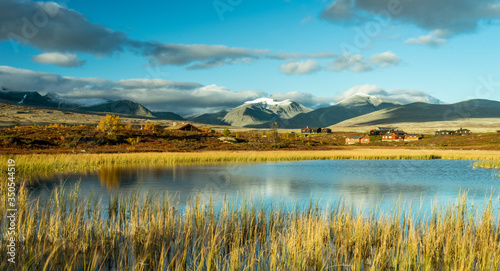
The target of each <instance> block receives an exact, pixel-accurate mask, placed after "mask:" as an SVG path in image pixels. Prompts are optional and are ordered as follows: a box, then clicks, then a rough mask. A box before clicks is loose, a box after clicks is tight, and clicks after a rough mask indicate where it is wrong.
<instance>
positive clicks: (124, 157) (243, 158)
mask: <svg viewBox="0 0 500 271" xmlns="http://www.w3.org/2000/svg"><path fill="white" fill-rule="evenodd" d="M9 158H14V159H15V161H16V167H17V171H18V174H20V175H21V176H31V175H43V174H51V173H61V172H68V171H85V170H97V169H99V168H100V167H102V166H111V165H123V166H129V165H173V164H180V163H228V162H233V163H249V162H278V161H298V160H326V159H329V160H336V159H462V160H494V161H500V152H497V151H474V152H471V151H460V150H408V149H357V148H356V149H348V150H331V151H242V152H230V151H208V152H190V153H169V152H165V153H121V154H110V153H107V154H50V155H42V154H33V155H15V156H6V155H0V161H7V159H9ZM6 167H7V163H0V170H1V172H5V170H6Z"/></svg>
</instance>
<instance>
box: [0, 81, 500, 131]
mask: <svg viewBox="0 0 500 271" xmlns="http://www.w3.org/2000/svg"><path fill="white" fill-rule="evenodd" d="M1 101H5V102H9V103H16V104H19V105H32V106H42V107H49V108H61V109H72V110H81V111H89V112H100V113H117V114H126V115H133V116H139V117H146V118H157V119H168V120H186V119H185V118H183V117H182V116H180V115H178V114H175V113H173V112H153V111H151V110H149V109H148V108H146V107H145V106H143V105H141V104H139V103H136V102H133V101H130V100H118V101H112V100H107V99H102V98H66V97H61V96H59V95H57V94H54V93H48V94H46V95H41V94H40V93H38V92H29V91H24V92H23V91H9V90H5V89H0V102H1ZM476 118H477V119H480V118H500V102H497V101H491V100H480V99H476V100H467V101H463V102H458V103H455V104H429V103H424V102H416V103H411V104H402V103H399V102H391V101H386V100H384V99H381V98H380V97H376V96H372V95H367V94H359V93H358V94H355V95H352V96H350V97H347V98H345V99H344V100H342V101H340V102H338V103H337V104H335V105H331V106H328V107H323V108H319V109H316V110H313V109H310V108H308V107H306V106H304V105H301V104H300V103H298V102H296V101H293V100H284V101H276V100H273V99H270V98H259V99H255V100H253V101H247V102H245V103H244V104H242V105H240V106H237V107H235V108H233V109H230V110H222V111H219V112H216V113H206V114H202V115H199V116H195V117H190V118H187V120H190V121H193V122H197V123H204V124H211V125H231V126H236V127H249V128H270V127H272V126H274V123H277V124H278V127H280V128H288V129H297V128H303V127H306V126H309V127H329V126H333V125H338V126H348V127H349V126H350V127H356V126H373V125H390V124H394V123H417V122H419V123H425V122H439V121H450V120H463V119H476Z"/></svg>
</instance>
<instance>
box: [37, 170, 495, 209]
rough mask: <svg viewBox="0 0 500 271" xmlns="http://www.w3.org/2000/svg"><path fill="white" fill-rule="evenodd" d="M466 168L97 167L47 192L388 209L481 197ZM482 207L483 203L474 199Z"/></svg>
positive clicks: (478, 182)
mask: <svg viewBox="0 0 500 271" xmlns="http://www.w3.org/2000/svg"><path fill="white" fill-rule="evenodd" d="M469 164H470V162H468V161H446V160H434V161H396V160H394V161H375V160H373V161H370V160H364V161H354V160H342V161H301V162H283V163H262V164H218V165H206V164H205V165H177V166H164V167H159V166H157V167H107V168H106V167H103V168H102V169H101V170H100V171H96V172H94V173H91V174H69V175H65V176H57V177H55V178H53V179H50V180H48V181H47V185H45V186H44V187H47V191H49V190H52V189H53V188H54V187H56V186H57V185H59V184H60V183H61V181H60V180H61V179H69V181H68V185H67V186H66V187H72V183H74V182H76V181H77V180H79V179H81V180H82V183H81V193H82V194H84V195H85V193H89V192H90V191H93V192H94V193H97V194H99V195H104V196H105V195H106V194H107V193H108V192H109V191H110V190H111V191H114V192H115V191H116V192H119V193H129V192H134V193H135V192H139V193H140V195H145V194H146V193H147V192H160V193H162V192H168V193H169V194H170V195H173V194H176V193H178V195H179V199H180V201H181V202H185V201H186V200H187V199H188V198H190V197H192V196H193V195H194V194H196V193H199V194H200V196H201V197H202V198H203V199H208V197H210V196H212V199H214V200H216V201H221V200H223V199H224V198H227V199H228V200H230V199H235V198H236V197H238V198H239V199H242V198H246V199H249V198H254V199H256V200H260V199H262V200H264V201H266V202H270V201H273V202H277V201H278V202H280V201H283V200H285V201H286V202H294V201H301V202H302V203H304V202H308V201H309V200H310V199H311V198H313V200H316V199H317V198H318V197H319V198H320V201H321V202H322V203H325V202H337V201H339V200H344V201H346V202H352V203H355V204H357V203H360V202H364V204H366V203H368V204H370V205H372V204H378V203H381V202H382V201H383V203H384V204H386V205H387V206H388V207H391V206H392V205H391V203H392V202H394V201H397V199H398V198H399V197H400V195H401V199H402V200H403V201H408V200H412V201H418V200H419V199H420V198H423V199H424V200H429V199H431V200H432V199H434V198H435V197H436V196H439V197H440V200H441V199H442V200H443V201H449V200H450V199H451V200H455V199H456V197H457V195H458V191H460V190H461V189H462V190H464V189H465V190H466V189H469V190H471V193H469V195H471V194H472V195H473V194H477V195H478V196H480V197H481V198H482V196H483V195H484V193H490V192H489V191H491V188H492V187H493V188H495V187H496V188H497V189H496V191H498V190H500V187H499V186H498V183H497V182H492V180H491V175H490V171H487V170H476V171H473V170H471V169H470V168H469V167H468V165H469ZM480 200H482V199H480Z"/></svg>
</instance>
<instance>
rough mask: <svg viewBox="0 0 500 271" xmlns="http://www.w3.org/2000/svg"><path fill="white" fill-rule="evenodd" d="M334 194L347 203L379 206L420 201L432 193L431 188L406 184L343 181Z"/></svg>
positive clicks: (337, 185) (336, 185)
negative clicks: (400, 199)
mask: <svg viewBox="0 0 500 271" xmlns="http://www.w3.org/2000/svg"><path fill="white" fill-rule="evenodd" d="M334 190H335V191H334V193H335V194H338V195H339V197H342V199H344V200H345V201H347V202H360V201H362V202H365V203H369V204H377V203H379V202H381V201H382V200H392V201H395V200H397V199H398V198H399V197H400V196H401V198H402V199H403V200H414V199H419V198H420V197H421V196H422V195H424V194H429V193H430V190H431V189H430V187H427V186H425V185H419V184H414V183H413V184H412V183H404V182H391V183H387V182H369V181H361V180H354V181H342V182H339V183H337V184H335V185H334Z"/></svg>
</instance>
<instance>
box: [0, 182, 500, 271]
mask: <svg viewBox="0 0 500 271" xmlns="http://www.w3.org/2000/svg"><path fill="white" fill-rule="evenodd" d="M4 189H5V187H3V189H2V190H4ZM77 195H78V194H77V193H66V194H64V193H62V192H61V191H59V192H55V193H54V194H53V195H52V197H51V198H50V199H48V200H47V201H45V202H42V201H40V200H31V201H29V200H27V197H26V191H25V190H23V189H21V191H20V193H19V196H18V200H19V202H18V213H17V214H18V224H17V225H18V226H17V228H16V236H17V240H18V241H17V242H16V245H17V251H18V254H17V265H16V267H17V268H12V269H11V270H14V269H17V270H97V269H104V270H384V269H389V270H474V269H475V270H497V269H498V267H499V265H500V240H499V234H500V228H499V221H498V219H495V214H496V213H497V210H495V209H494V208H493V207H492V201H490V205H488V206H487V207H486V208H484V210H483V211H478V210H475V209H474V208H473V207H471V206H468V205H467V199H466V197H465V196H464V197H462V198H459V204H458V205H453V206H449V207H447V208H442V209H438V210H434V211H433V213H432V214H431V216H430V219H428V220H424V219H418V217H419V215H421V214H415V213H413V214H411V213H404V212H402V211H401V208H397V207H396V208H395V209H394V210H392V212H390V213H388V214H386V215H384V216H382V215H379V216H376V215H370V214H368V215H367V214H363V213H361V212H359V211H356V210H355V209H353V208H351V207H349V206H344V205H339V206H337V207H335V208H333V209H332V210H318V208H316V207H317V206H309V208H307V207H306V208H302V209H300V210H297V211H293V210H292V211H287V210H285V209H283V208H280V207H279V206H274V208H273V207H271V206H266V207H255V206H252V204H251V203H243V204H241V205H236V203H232V204H229V203H225V204H224V205H223V206H222V208H220V209H217V210H215V208H214V207H213V206H212V203H210V202H208V203H207V204H201V203H200V201H199V199H198V198H195V199H193V201H191V202H189V203H187V204H186V206H185V212H179V209H180V208H181V207H184V206H179V204H178V203H177V202H176V200H175V199H173V198H170V197H168V196H161V195H151V196H149V197H146V198H144V199H140V198H139V197H138V196H137V195H121V196H111V195H110V196H109V197H110V200H109V202H110V203H109V205H106V206H103V204H101V203H100V201H99V200H98V199H95V198H92V197H90V196H89V197H88V198H79V197H78V196H77ZM2 197H3V198H2V200H3V201H4V200H5V193H2ZM495 200H497V199H495ZM2 208H5V207H4V205H0V213H4V212H5V210H4V209H2ZM5 222H6V221H5V217H3V216H2V217H1V218H0V224H1V225H2V226H3V225H4V223H5ZM6 237H7V235H6V231H2V240H1V241H2V242H1V243H2V245H1V246H0V250H1V251H0V253H1V254H2V255H6V239H5V238H6ZM8 267H13V266H10V265H9V264H8V263H7V262H6V261H2V262H1V263H0V269H1V270H5V269H7V268H8Z"/></svg>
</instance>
